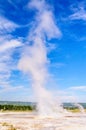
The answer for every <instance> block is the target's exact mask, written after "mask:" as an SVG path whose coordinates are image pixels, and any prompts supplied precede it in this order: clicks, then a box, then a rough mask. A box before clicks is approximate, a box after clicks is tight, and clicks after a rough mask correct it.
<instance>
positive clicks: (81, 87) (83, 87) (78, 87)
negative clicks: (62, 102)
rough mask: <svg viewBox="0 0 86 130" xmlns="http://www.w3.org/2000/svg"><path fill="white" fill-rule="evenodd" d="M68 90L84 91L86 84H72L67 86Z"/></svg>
mask: <svg viewBox="0 0 86 130" xmlns="http://www.w3.org/2000/svg"><path fill="white" fill-rule="evenodd" d="M69 89H70V90H78V91H86V86H73V87H70V88H69Z"/></svg>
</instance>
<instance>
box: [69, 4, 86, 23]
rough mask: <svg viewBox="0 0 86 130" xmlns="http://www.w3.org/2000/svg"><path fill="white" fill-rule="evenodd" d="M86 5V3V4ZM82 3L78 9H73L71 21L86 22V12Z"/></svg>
mask: <svg viewBox="0 0 86 130" xmlns="http://www.w3.org/2000/svg"><path fill="white" fill-rule="evenodd" d="M84 4H85V3H84ZM84 4H82V3H78V5H77V7H76V8H74V7H72V8H71V9H72V11H73V14H71V15H70V16H69V19H70V20H83V21H86V10H85V6H84Z"/></svg>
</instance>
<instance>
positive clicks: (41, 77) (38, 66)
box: [18, 0, 61, 115]
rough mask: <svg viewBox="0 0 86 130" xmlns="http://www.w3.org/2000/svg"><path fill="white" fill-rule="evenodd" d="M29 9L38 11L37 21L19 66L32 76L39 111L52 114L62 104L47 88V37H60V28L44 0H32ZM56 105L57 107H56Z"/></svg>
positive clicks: (58, 109) (34, 23)
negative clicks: (58, 103) (58, 102)
mask: <svg viewBox="0 0 86 130" xmlns="http://www.w3.org/2000/svg"><path fill="white" fill-rule="evenodd" d="M29 9H34V10H35V11H36V16H35V21H34V22H33V25H32V27H31V28H32V29H31V31H30V32H29V36H28V42H29V43H28V45H27V46H26V47H25V48H24V51H23V54H22V56H21V58H20V61H19V64H18V67H19V69H20V70H21V71H23V72H24V73H26V74H30V75H31V77H32V86H33V88H34V91H35V94H36V97H37V103H38V112H39V113H40V114H42V115H51V114H52V113H54V112H55V111H60V110H61V109H60V108H59V107H60V106H59V105H58V106H57V103H56V102H54V100H53V98H52V95H51V93H50V92H48V91H47V90H46V89H45V84H46V81H47V80H48V76H49V72H48V68H47V64H48V63H49V59H48V58H47V53H48V52H47V47H46V43H47V41H46V38H47V39H49V40H50V39H52V38H58V37H60V36H61V32H60V30H59V28H58V27H57V26H56V23H55V20H54V16H53V13H52V10H51V8H50V6H49V5H48V4H47V3H46V1H44V0H32V1H31V2H30V3H29ZM55 106H56V108H55Z"/></svg>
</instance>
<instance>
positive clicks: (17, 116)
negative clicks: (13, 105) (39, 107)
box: [0, 112, 86, 130]
mask: <svg viewBox="0 0 86 130" xmlns="http://www.w3.org/2000/svg"><path fill="white" fill-rule="evenodd" d="M0 130H86V114H80V113H76V114H74V113H73V114H70V115H65V116H61V117H59V118H52V117H46V118H45V117H38V116H37V115H36V114H35V113H29V112H4V113H3V112H1V113H0Z"/></svg>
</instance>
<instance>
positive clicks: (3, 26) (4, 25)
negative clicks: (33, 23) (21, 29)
mask: <svg viewBox="0 0 86 130" xmlns="http://www.w3.org/2000/svg"><path fill="white" fill-rule="evenodd" d="M17 27H18V25H17V24H15V23H14V22H12V21H9V20H8V19H6V18H5V17H3V16H0V35H1V34H7V33H10V32H12V31H14V30H15V29H16V28H17Z"/></svg>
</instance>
